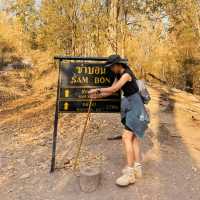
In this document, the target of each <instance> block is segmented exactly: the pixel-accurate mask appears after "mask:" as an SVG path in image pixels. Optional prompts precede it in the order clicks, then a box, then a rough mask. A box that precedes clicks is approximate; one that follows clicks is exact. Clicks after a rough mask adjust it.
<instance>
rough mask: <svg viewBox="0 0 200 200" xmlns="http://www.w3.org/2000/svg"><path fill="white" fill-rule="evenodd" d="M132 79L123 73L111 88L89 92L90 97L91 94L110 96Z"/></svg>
mask: <svg viewBox="0 0 200 200" xmlns="http://www.w3.org/2000/svg"><path fill="white" fill-rule="evenodd" d="M131 79H132V78H131V76H130V75H129V74H128V73H125V74H124V75H123V76H122V77H121V78H120V79H119V81H115V82H114V83H113V85H112V86H111V87H108V88H101V89H93V90H90V91H89V94H90V95H93V94H98V93H99V94H101V93H102V94H106V93H109V94H110V95H111V94H113V93H115V92H117V91H118V90H120V89H121V88H122V87H123V85H124V84H126V82H128V81H130V80H131Z"/></svg>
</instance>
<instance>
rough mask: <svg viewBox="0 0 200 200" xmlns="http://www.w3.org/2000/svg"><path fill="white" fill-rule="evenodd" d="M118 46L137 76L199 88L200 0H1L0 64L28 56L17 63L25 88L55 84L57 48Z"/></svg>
mask: <svg viewBox="0 0 200 200" xmlns="http://www.w3.org/2000/svg"><path fill="white" fill-rule="evenodd" d="M113 53H117V54H120V55H121V56H123V57H127V58H128V59H129V64H130V66H131V67H132V68H133V70H134V71H135V72H136V74H137V76H138V77H144V78H146V79H147V80H151V78H152V76H153V77H154V78H155V77H156V78H157V79H160V80H161V81H164V82H165V83H166V84H168V85H169V86H170V87H176V88H178V89H182V90H186V91H189V92H192V93H194V94H200V1H198V0H135V1H133V0H84V1H83V0H38V1H37V0H36V1H35V0H0V70H3V69H6V67H8V66H10V65H12V64H13V63H17V62H18V63H19V62H24V63H29V65H28V66H29V67H28V68H25V69H20V70H19V69H16V68H15V69H14V70H15V71H17V70H19V71H20V75H21V76H23V78H24V79H25V84H26V85H25V88H26V89H27V88H29V89H31V90H34V89H35V90H38V88H40V89H42V90H43V89H48V88H51V87H52V86H53V85H54V84H56V78H55V74H56V68H55V65H54V61H53V56H55V55H58V54H61V55H76V56H108V55H110V54H113ZM30 66H31V67H30ZM47 77H48V78H47ZM4 79H5V80H4ZM4 79H3V77H2V80H1V85H0V86H1V87H0V90H1V89H2V87H3V86H4V87H5V86H6V84H8V83H6V81H7V80H6V78H5V77H4ZM7 82H9V81H7ZM2 84H4V85H2ZM2 90H3V89H2ZM4 91H5V88H4Z"/></svg>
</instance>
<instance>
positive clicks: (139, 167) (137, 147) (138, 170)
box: [133, 136, 142, 178]
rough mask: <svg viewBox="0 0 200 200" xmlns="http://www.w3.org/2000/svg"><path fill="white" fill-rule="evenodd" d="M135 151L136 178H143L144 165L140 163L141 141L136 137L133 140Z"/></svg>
mask: <svg viewBox="0 0 200 200" xmlns="http://www.w3.org/2000/svg"><path fill="white" fill-rule="evenodd" d="M133 150H134V156H135V164H134V170H135V176H136V178H142V165H141V163H140V161H141V153H140V141H139V139H138V138H137V137H136V136H135V137H134V138H133Z"/></svg>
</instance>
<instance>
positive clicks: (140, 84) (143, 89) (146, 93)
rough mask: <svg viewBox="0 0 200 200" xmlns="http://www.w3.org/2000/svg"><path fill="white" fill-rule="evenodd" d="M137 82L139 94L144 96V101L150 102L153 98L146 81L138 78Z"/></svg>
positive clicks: (145, 102)
mask: <svg viewBox="0 0 200 200" xmlns="http://www.w3.org/2000/svg"><path fill="white" fill-rule="evenodd" d="M136 83H137V85H138V88H139V94H140V96H141V98H142V101H143V103H144V104H148V103H149V101H150V100H151V96H150V94H149V91H148V90H147V87H146V85H145V81H144V80H136Z"/></svg>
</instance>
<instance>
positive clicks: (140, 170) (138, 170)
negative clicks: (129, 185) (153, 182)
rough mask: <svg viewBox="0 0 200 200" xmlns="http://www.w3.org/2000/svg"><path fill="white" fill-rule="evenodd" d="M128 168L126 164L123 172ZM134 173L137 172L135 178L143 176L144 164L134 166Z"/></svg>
mask: <svg viewBox="0 0 200 200" xmlns="http://www.w3.org/2000/svg"><path fill="white" fill-rule="evenodd" d="M127 170H128V167H127V166H126V167H125V168H124V169H122V174H126V172H127ZM134 173H135V178H142V165H141V164H136V165H135V166H134Z"/></svg>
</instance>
